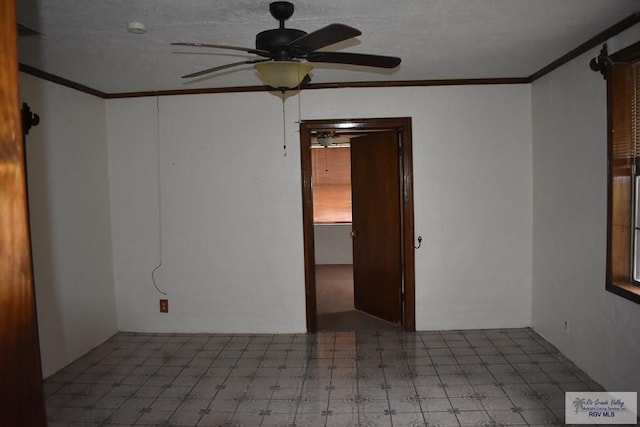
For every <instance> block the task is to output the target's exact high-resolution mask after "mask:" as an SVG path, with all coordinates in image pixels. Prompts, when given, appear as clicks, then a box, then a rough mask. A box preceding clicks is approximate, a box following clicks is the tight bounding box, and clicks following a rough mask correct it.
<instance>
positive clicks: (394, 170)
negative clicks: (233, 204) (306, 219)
mask: <svg viewBox="0 0 640 427" xmlns="http://www.w3.org/2000/svg"><path fill="white" fill-rule="evenodd" d="M351 187H352V217H353V220H352V221H353V223H352V224H353V225H352V238H353V291H354V303H355V307H356V308H357V309H358V310H361V311H364V312H366V313H368V314H371V315H373V316H376V317H379V318H382V319H384V320H387V321H389V322H393V323H401V322H402V255H401V254H402V246H401V245H402V237H401V230H402V227H401V209H400V206H401V204H400V203H401V199H400V194H401V191H400V190H401V182H400V156H399V147H398V139H397V135H396V132H394V131H384V132H372V133H370V134H367V135H365V136H361V137H357V138H352V139H351Z"/></svg>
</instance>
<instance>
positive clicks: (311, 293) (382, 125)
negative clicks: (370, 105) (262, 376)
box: [300, 117, 416, 332]
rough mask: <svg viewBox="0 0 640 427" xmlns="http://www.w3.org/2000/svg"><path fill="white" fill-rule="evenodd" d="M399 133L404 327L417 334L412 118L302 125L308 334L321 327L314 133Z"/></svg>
mask: <svg viewBox="0 0 640 427" xmlns="http://www.w3.org/2000/svg"><path fill="white" fill-rule="evenodd" d="M379 130H395V131H396V132H397V133H398V135H400V138H401V145H402V147H401V150H402V151H401V153H402V159H401V163H402V171H401V175H402V203H401V209H402V212H401V217H402V259H403V266H402V274H403V285H404V310H403V317H404V319H403V326H404V329H405V330H407V331H415V329H416V326H415V257H414V248H413V239H414V220H413V151H412V140H411V118H410V117H398V118H378V119H376V118H373V119H372V118H368V119H327V120H324V119H323V120H303V121H301V122H300V161H301V168H302V226H303V237H304V272H305V295H306V311H307V331H308V332H315V331H316V330H317V329H318V325H317V305H316V278H315V277H316V276H315V275H316V271H315V263H316V262H315V241H314V235H313V189H312V185H311V184H312V181H311V180H312V176H311V172H312V171H311V149H310V147H311V133H312V132H313V131H363V132H367V131H371V132H374V131H379Z"/></svg>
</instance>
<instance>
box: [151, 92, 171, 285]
mask: <svg viewBox="0 0 640 427" xmlns="http://www.w3.org/2000/svg"><path fill="white" fill-rule="evenodd" d="M156 145H157V149H158V173H157V178H158V240H159V249H160V250H159V252H160V254H159V255H160V259H159V260H158V265H156V266H155V268H154V269H153V270H152V271H151V282H152V283H153V287H154V288H156V290H157V291H158V292H159V293H161V294H162V295H167V293H166V292H164V291H162V290H160V288H159V287H158V284H157V283H156V278H155V274H156V271H158V269H159V268H160V267H162V260H163V250H162V179H161V177H160V165H161V160H162V159H161V158H160V97H159V96H158V95H156Z"/></svg>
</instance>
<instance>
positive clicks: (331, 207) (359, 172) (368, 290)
mask: <svg viewBox="0 0 640 427" xmlns="http://www.w3.org/2000/svg"><path fill="white" fill-rule="evenodd" d="M300 135H301V136H300V143H301V150H300V151H301V165H302V195H303V226H304V259H305V293H306V309H307V310H306V311H307V330H308V331H309V332H315V331H317V330H318V318H319V316H318V315H319V310H321V311H322V313H324V312H325V311H326V310H325V309H324V308H323V307H322V304H326V302H323V301H329V303H330V304H339V305H340V307H337V306H336V307H333V310H332V311H334V312H340V311H341V309H344V308H346V309H347V310H346V312H341V314H342V315H343V320H346V321H353V322H356V323H357V322H359V320H358V316H361V315H363V316H369V317H370V319H372V322H370V323H369V324H373V325H374V326H375V325H376V322H380V323H379V324H380V325H381V327H382V325H383V324H390V325H392V326H393V325H401V326H402V327H403V328H404V329H405V330H409V331H412V330H415V278H414V277H415V273H414V254H413V188H412V184H413V179H412V177H413V171H412V169H413V165H412V151H411V119H410V118H382V119H349V120H344V119H340V120H306V121H303V122H301V124H300ZM327 239H328V240H329V241H330V243H329V246H328V247H327V244H326V241H327ZM316 244H317V246H316ZM336 245H337V246H336ZM316 258H317V259H316ZM316 261H318V263H317V262H316ZM323 280H331V281H333V283H332V284H331V287H329V288H325V286H326V285H325V284H322V283H320V282H321V281H323ZM349 287H351V289H349ZM349 290H350V291H351V296H349ZM337 292H342V293H343V294H344V295H346V297H345V298H346V299H347V300H346V301H342V302H340V301H339V300H336V299H335V297H336V293H337ZM327 293H329V294H330V295H329V297H330V298H329V299H328V300H325V299H324V298H325V297H326V296H327ZM331 298H333V301H334V302H331V301H332V300H331ZM349 298H351V301H349ZM342 305H344V307H341V306H342ZM349 306H350V307H349ZM349 308H353V309H355V310H349ZM330 311H331V310H330ZM349 313H350V314H349ZM360 313H362V314H360ZM354 315H355V317H354ZM371 316H374V317H371ZM323 319H325V318H324V317H323ZM380 319H383V320H380ZM385 321H386V322H385ZM387 322H390V323H387ZM357 328H358V325H354V329H357Z"/></svg>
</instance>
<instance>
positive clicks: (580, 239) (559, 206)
mask: <svg viewBox="0 0 640 427" xmlns="http://www.w3.org/2000/svg"><path fill="white" fill-rule="evenodd" d="M639 38H640V28H639V27H638V26H636V27H634V28H633V29H631V30H629V31H627V32H626V33H624V34H622V35H620V36H618V37H616V38H615V39H614V40H610V41H609V48H610V50H609V51H610V52H614V51H616V50H618V49H620V48H622V47H624V46H625V45H626V44H629V43H631V42H634V41H637V40H638V39H639ZM598 52H599V49H593V50H592V51H590V52H588V53H586V54H584V55H582V56H580V57H579V58H577V59H575V60H573V61H571V62H570V63H568V64H567V65H565V66H563V67H561V68H560V69H558V70H556V71H554V72H552V73H551V74H549V75H547V76H545V77H543V78H542V79H540V80H538V81H536V82H534V83H533V87H532V104H533V107H532V112H533V177H534V179H533V327H534V329H535V330H536V331H537V332H539V333H540V334H541V335H542V336H544V337H545V338H546V339H547V340H549V341H550V342H551V343H553V344H554V345H556V346H557V347H558V348H559V349H560V351H562V352H563V353H564V354H565V355H567V356H568V357H569V358H570V359H572V360H573V361H574V362H576V363H577V364H578V366H580V367H581V368H582V369H584V370H585V371H586V372H587V373H588V374H589V375H590V376H592V378H594V379H595V380H596V381H598V382H600V383H601V384H602V385H604V386H605V387H606V388H608V389H610V390H620V391H638V390H640V371H639V370H638V369H637V363H638V360H640V340H639V339H638V337H639V336H640V334H639V325H640V306H638V304H635V303H632V302H629V301H627V300H625V299H623V298H621V297H619V296H617V295H614V294H612V293H609V292H606V291H605V267H606V265H605V261H606V230H607V229H606V224H607V211H606V209H607V192H606V191H607V190H606V183H607V145H606V144H607V133H606V132H607V130H606V127H607V124H606V114H607V111H606V84H605V81H604V80H603V78H602V76H601V75H600V74H599V73H594V72H593V71H591V70H590V69H589V61H590V60H591V58H593V57H595V56H597V55H598ZM565 321H566V322H568V330H567V331H565V328H564V322H565Z"/></svg>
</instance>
